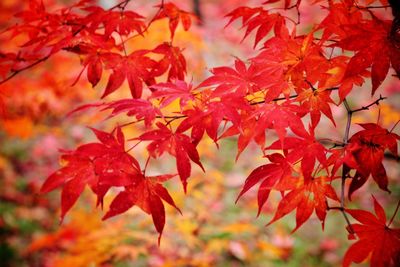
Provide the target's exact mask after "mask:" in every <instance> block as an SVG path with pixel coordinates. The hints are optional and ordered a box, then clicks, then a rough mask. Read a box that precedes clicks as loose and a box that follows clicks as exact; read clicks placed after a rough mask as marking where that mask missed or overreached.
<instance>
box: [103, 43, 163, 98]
mask: <svg viewBox="0 0 400 267" xmlns="http://www.w3.org/2000/svg"><path fill="white" fill-rule="evenodd" d="M148 53H149V51H148V50H136V51H134V52H132V53H131V54H130V55H128V56H121V55H120V54H116V53H106V54H104V55H103V60H104V62H105V65H106V68H107V69H112V73H111V75H110V77H109V79H108V83H107V86H106V89H105V91H104V93H103V95H102V98H104V97H106V96H108V95H109V94H111V93H113V92H114V91H115V90H117V89H118V88H119V87H120V86H121V85H122V83H123V82H124V81H125V79H126V80H127V81H128V84H129V88H130V90H131V94H132V97H133V98H140V97H141V96H142V91H143V82H145V83H149V84H153V83H154V76H153V75H152V74H151V70H152V69H153V68H154V66H155V65H156V64H157V62H156V61H154V60H152V59H150V58H149V57H147V56H146V54H148Z"/></svg>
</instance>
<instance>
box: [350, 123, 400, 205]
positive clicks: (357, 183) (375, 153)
mask: <svg viewBox="0 0 400 267" xmlns="http://www.w3.org/2000/svg"><path fill="white" fill-rule="evenodd" d="M359 125H360V126H361V127H363V128H364V130H362V131H359V132H357V133H355V134H354V135H353V136H352V137H351V138H350V139H349V143H350V144H355V145H356V146H357V148H358V149H356V150H355V151H353V152H352V153H353V155H354V158H355V160H356V162H357V165H358V167H357V172H356V174H355V175H354V177H353V179H352V180H351V184H350V188H349V198H350V199H351V195H352V193H353V192H354V191H356V190H357V189H358V188H360V187H361V186H362V185H363V184H364V183H365V182H366V181H367V179H368V177H369V175H372V178H373V179H374V180H375V182H376V183H377V184H378V186H379V188H381V189H382V190H385V191H388V192H390V191H389V189H388V188H387V186H388V178H387V176H386V170H385V168H384V166H383V164H382V161H383V157H384V152H385V150H386V149H389V151H390V152H392V153H393V155H395V156H398V155H397V141H398V140H400V136H399V135H397V134H395V133H392V132H389V131H388V130H386V129H384V128H382V127H381V126H379V125H377V124H375V123H365V124H359Z"/></svg>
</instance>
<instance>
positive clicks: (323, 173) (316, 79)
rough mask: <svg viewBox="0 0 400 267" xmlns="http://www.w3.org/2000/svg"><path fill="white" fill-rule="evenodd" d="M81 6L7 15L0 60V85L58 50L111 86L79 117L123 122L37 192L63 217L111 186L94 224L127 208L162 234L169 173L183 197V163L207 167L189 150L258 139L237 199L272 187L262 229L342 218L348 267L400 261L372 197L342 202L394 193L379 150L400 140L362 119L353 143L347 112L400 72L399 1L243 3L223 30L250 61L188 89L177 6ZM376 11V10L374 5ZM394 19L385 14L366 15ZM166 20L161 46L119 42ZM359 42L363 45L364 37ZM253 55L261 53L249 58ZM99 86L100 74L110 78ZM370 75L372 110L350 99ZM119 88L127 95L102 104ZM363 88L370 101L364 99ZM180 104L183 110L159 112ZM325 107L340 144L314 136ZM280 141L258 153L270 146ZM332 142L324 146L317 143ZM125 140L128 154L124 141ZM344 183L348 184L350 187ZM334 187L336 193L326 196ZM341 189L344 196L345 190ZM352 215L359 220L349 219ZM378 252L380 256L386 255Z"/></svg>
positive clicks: (184, 20) (182, 19)
mask: <svg viewBox="0 0 400 267" xmlns="http://www.w3.org/2000/svg"><path fill="white" fill-rule="evenodd" d="M92 2H93V1H90V0H81V1H79V2H77V3H75V4H73V5H71V6H68V7H62V8H60V9H58V10H55V11H48V10H47V9H46V7H45V5H44V4H43V2H41V1H38V0H31V1H30V5H29V8H28V10H27V11H23V12H20V13H18V14H17V15H16V16H17V17H18V18H19V19H20V23H18V24H16V25H14V26H11V27H9V28H8V29H7V31H6V33H8V34H10V36H11V37H12V38H16V37H21V36H23V38H25V39H26V40H25V42H24V43H23V44H22V46H21V48H20V49H19V51H17V52H5V51H2V52H0V77H1V79H2V80H1V81H0V84H4V83H6V82H8V81H9V80H10V79H12V78H13V77H15V76H17V75H18V74H19V73H21V72H22V71H26V70H28V69H30V68H32V67H35V66H36V65H38V64H40V63H41V62H44V61H46V60H47V59H49V58H50V57H52V56H54V55H55V54H57V53H59V52H61V51H64V52H67V53H70V54H75V55H78V56H79V58H80V59H81V65H82V70H81V72H80V74H79V75H78V77H76V80H75V82H74V84H75V83H77V82H78V81H79V80H80V78H81V76H82V74H83V73H84V71H86V80H87V81H88V82H89V83H90V84H91V85H92V87H95V88H97V87H99V83H100V81H101V80H102V79H106V80H107V83H106V85H105V88H104V89H103V91H102V96H101V98H102V99H103V100H102V101H103V102H96V103H92V104H86V105H83V106H81V107H78V108H77V109H75V110H73V111H72V113H76V112H84V111H86V110H87V109H97V110H102V111H110V110H111V113H110V114H109V116H108V118H110V117H116V116H120V115H121V114H125V115H126V116H127V117H130V118H131V117H132V118H131V121H130V122H128V123H124V124H116V125H115V128H114V130H113V131H111V132H105V131H103V130H100V129H94V128H92V131H93V133H94V135H95V136H96V138H97V139H98V141H99V142H94V143H87V144H82V145H80V146H79V147H77V148H76V149H75V150H65V151H62V153H63V155H62V157H61V159H62V161H63V165H64V166H63V167H62V168H60V169H59V170H57V171H55V172H54V173H53V174H51V175H50V176H49V177H48V178H47V180H46V181H45V182H44V184H43V186H42V188H41V192H42V193H47V192H50V191H53V190H55V189H56V188H61V189H62V193H61V219H62V218H64V216H65V215H66V213H67V212H68V211H69V210H70V209H71V208H72V207H73V205H74V204H75V203H76V201H77V200H78V198H79V197H80V195H81V194H82V192H83V191H84V189H85V187H86V186H88V187H89V188H90V189H91V190H92V192H93V193H94V194H95V195H96V197H97V205H100V206H101V207H103V199H104V197H105V196H106V195H108V194H112V193H109V191H112V190H111V189H115V188H120V191H119V193H118V194H117V195H116V196H115V198H114V199H113V200H112V202H111V204H110V205H109V208H108V211H107V212H106V214H105V215H104V217H103V219H108V218H110V217H113V216H116V215H118V214H121V213H124V212H125V211H127V210H128V209H130V208H131V207H133V206H137V207H139V208H140V209H141V210H143V211H144V212H145V213H147V214H150V215H151V217H152V220H153V222H154V226H155V228H156V231H157V232H158V234H159V237H158V241H159V242H160V238H161V235H162V232H163V229H164V225H165V208H164V202H165V203H167V204H169V205H171V206H173V207H174V208H176V209H177V210H178V212H180V209H179V208H178V207H177V206H176V204H175V202H174V200H173V197H172V196H171V195H170V193H169V192H168V190H167V188H166V187H164V185H163V183H164V182H166V181H168V180H170V179H172V178H174V177H175V176H178V177H179V178H180V181H181V183H182V186H183V190H184V191H185V192H186V188H187V184H188V182H190V176H191V173H192V162H193V163H195V164H196V165H198V168H200V169H201V170H203V171H205V169H204V167H203V165H202V163H201V155H200V154H199V152H198V146H199V145H201V142H202V140H204V139H205V138H207V137H209V138H210V139H212V140H213V141H214V143H215V144H216V145H217V146H219V142H220V140H221V139H224V138H228V137H231V136H237V151H238V152H237V156H236V160H240V154H241V153H242V152H243V151H244V150H245V149H246V147H247V146H248V145H249V144H250V143H251V142H252V141H253V142H254V143H256V144H257V145H258V146H259V148H260V150H261V153H260V154H261V155H262V156H264V157H265V158H266V159H268V162H267V163H266V164H265V165H262V166H259V167H257V168H256V169H255V170H253V171H252V172H251V173H250V174H249V176H248V177H247V179H246V181H245V182H244V185H243V189H242V191H241V192H240V193H239V195H238V200H239V199H240V198H241V197H242V196H243V195H244V194H245V193H246V192H248V191H249V190H250V189H252V188H253V187H255V186H256V185H258V192H257V200H258V207H259V208H258V215H260V213H261V212H262V208H263V207H264V206H265V205H266V204H267V201H268V198H269V195H270V193H271V192H272V191H277V192H279V193H281V195H282V198H281V201H280V202H279V204H278V206H277V207H276V212H275V215H274V216H273V218H272V219H271V221H270V222H269V224H271V223H273V222H275V221H277V220H279V219H280V218H282V217H284V216H285V215H287V214H289V213H291V212H292V211H293V210H295V209H296V227H295V229H294V230H293V231H295V230H297V229H298V228H299V227H301V226H302V225H303V224H304V223H305V222H306V221H307V220H308V219H309V218H310V216H311V215H312V213H313V212H314V210H315V213H316V215H317V217H318V219H319V220H320V221H321V224H322V228H323V227H324V222H325V218H326V216H327V213H328V212H329V211H334V210H338V211H340V212H341V213H342V214H343V217H344V220H345V221H346V222H347V224H348V227H347V230H348V232H349V238H350V239H354V238H356V239H358V240H357V241H356V243H354V244H353V245H352V246H351V247H350V248H349V250H348V251H347V253H346V255H345V256H344V261H343V265H344V266H349V265H350V263H351V262H361V261H363V260H364V259H365V258H367V257H368V255H369V254H371V265H372V266H396V265H397V264H399V262H400V229H396V228H390V225H391V224H392V222H393V220H394V217H395V215H396V213H397V210H398V208H399V207H398V206H399V205H400V201H399V205H398V206H397V209H396V211H395V212H394V214H393V217H392V219H391V220H390V221H389V223H388V224H386V214H385V212H384V210H383V208H382V206H381V205H380V204H379V203H378V202H377V200H376V199H375V198H373V201H374V209H375V213H376V216H374V215H372V214H371V213H370V212H367V211H364V210H356V209H349V208H347V206H346V203H347V201H351V196H352V195H353V194H355V193H356V191H357V190H359V189H360V188H361V187H362V186H363V185H364V184H365V183H366V181H367V180H368V178H369V177H370V176H372V178H373V180H374V181H375V182H376V184H377V185H378V187H379V188H380V189H382V190H384V191H387V192H390V191H389V179H388V177H387V174H386V170H385V167H384V165H383V163H382V162H383V159H384V155H385V152H386V150H389V152H390V153H392V154H393V155H394V156H395V157H398V151H397V144H398V141H399V140H400V136H399V135H397V134H396V133H394V129H395V127H396V125H393V127H392V129H385V128H383V127H381V126H380V125H379V123H364V124H359V126H360V127H361V128H362V130H360V131H358V132H356V133H355V134H353V135H352V136H350V134H351V131H350V130H351V127H358V126H355V125H354V124H353V123H352V116H353V114H355V113H357V112H361V111H363V110H368V108H370V107H371V106H373V105H378V104H379V103H380V102H381V101H383V100H384V99H385V97H382V96H379V97H378V98H376V97H375V98H374V95H375V93H376V92H377V91H379V89H380V87H381V86H382V83H383V82H384V80H385V79H386V77H387V76H388V75H390V72H389V69H390V68H392V69H393V70H394V72H395V76H397V77H398V76H399V75H400V36H399V34H400V33H399V32H400V31H399V29H400V6H399V2H398V1H396V0H388V1H387V0H379V1H374V0H365V1H362V0H360V1H357V0H336V1H335V0H315V1H312V3H308V2H307V1H305V0H303V1H301V0H296V1H291V0H285V1H283V0H269V1H265V2H264V3H262V5H261V6H259V7H239V8H236V9H234V10H233V11H231V12H230V13H229V14H227V17H228V19H229V21H228V23H227V27H233V25H232V24H235V23H238V22H239V24H241V26H242V28H243V29H244V30H245V33H244V37H243V39H246V38H249V37H250V36H254V39H255V40H254V51H255V53H256V54H255V56H253V57H251V58H248V59H246V60H242V59H239V58H236V59H235V61H234V65H233V66H232V67H231V66H221V67H216V68H213V69H211V71H210V72H211V75H210V76H209V77H208V78H206V79H205V80H204V81H201V82H199V83H198V84H197V85H195V84H193V82H188V79H189V78H190V75H188V74H187V65H186V59H185V56H184V53H183V52H184V51H183V48H182V47H177V46H175V44H174V40H175V39H174V38H175V31H176V29H177V27H178V25H182V27H183V29H184V30H186V31H187V30H190V28H191V25H192V23H193V22H194V21H196V20H197V19H196V17H195V15H194V14H191V13H190V12H187V11H184V10H182V9H180V8H179V7H178V6H177V5H175V4H174V3H172V2H164V1H161V3H160V4H159V5H157V6H156V7H155V9H156V14H155V15H153V16H152V17H150V18H145V17H144V16H142V15H141V14H138V13H137V12H135V11H134V10H131V9H130V1H129V0H125V1H121V2H120V3H118V4H116V5H115V6H113V7H111V8H109V9H103V8H101V7H99V6H96V5H95V4H94V3H92ZM376 4H378V5H376ZM303 5H321V6H322V7H323V8H324V9H326V10H327V12H326V14H325V17H323V18H322V19H321V20H320V21H318V22H316V23H315V25H313V27H312V29H308V30H307V31H305V32H304V33H299V32H302V31H304V30H302V29H301V26H302V22H301V16H302V9H301V7H302V6H303ZM381 9H385V10H391V11H392V17H390V16H387V15H386V16H381V15H380V14H379V13H378V12H376V11H375V10H381ZM163 19H166V20H168V25H169V30H170V41H169V42H163V43H160V44H158V45H157V46H155V47H151V48H147V49H135V48H134V47H133V48H132V47H128V45H127V42H128V41H132V40H133V41H134V38H135V37H137V36H144V38H145V36H146V31H147V30H148V29H149V27H150V25H151V24H152V23H154V22H155V21H158V20H163ZM366 36H368V37H369V38H370V39H369V40H368V42H365V38H366ZM257 47H259V48H258V49H257ZM107 75H108V77H107V78H104V76H107ZM369 79H370V80H371V83H372V86H371V90H370V91H371V92H370V93H371V98H372V100H371V103H370V104H368V105H366V106H363V107H360V108H357V107H356V108H353V107H350V104H349V103H348V100H347V98H346V97H348V95H349V94H350V93H351V92H352V91H353V90H357V91H358V90H359V91H361V90H364V91H365V90H366V89H360V88H359V87H368V86H369V84H368V83H369ZM124 83H127V84H128V87H129V89H130V90H129V91H130V95H131V98H124V99H117V100H112V101H105V100H104V99H107V98H109V96H110V95H115V94H116V92H118V91H119V90H121V88H123V86H122V85H123V84H124ZM368 93H369V92H368ZM173 102H178V103H179V109H178V110H174V111H173V112H171V110H169V109H168V106H169V105H170V104H171V103H173ZM333 106H339V107H342V108H343V109H344V110H345V111H346V113H347V122H346V127H345V129H343V140H342V141H338V140H331V139H329V138H325V139H324V138H323V137H319V136H317V134H316V132H318V129H319V127H321V119H322V115H323V116H324V117H326V118H327V119H328V120H329V121H330V123H331V124H332V125H333V126H334V127H338V126H337V122H336V121H335V116H334V113H333V112H332V107H333ZM140 123H141V124H143V128H142V129H143V133H141V134H139V135H137V136H129V137H125V134H124V133H123V129H124V128H126V127H129V126H131V125H132V124H140ZM266 134H268V135H269V136H271V135H272V136H273V137H274V138H275V139H274V140H273V142H272V143H271V144H270V145H267V144H266V143H267V137H266ZM327 139H329V140H328V144H327V142H326V140H327ZM128 142H129V144H132V143H135V144H134V145H132V146H131V147H129V148H128V147H127V145H126V143H128ZM142 142H144V143H146V144H147V147H146V148H147V156H148V157H147V160H146V161H145V163H144V166H143V164H142V165H141V164H140V163H139V160H138V159H137V157H135V153H134V152H135V147H136V146H137V145H138V144H139V143H142ZM163 154H168V155H169V156H171V157H173V158H175V161H176V172H173V173H166V174H160V175H157V176H148V175H146V170H147V167H148V165H149V164H151V162H152V161H154V160H157V159H159V158H160V157H161V156H162V155H163ZM346 181H350V184H349V187H348V189H347V188H346V184H347V182H346ZM335 184H339V185H340V186H339V191H337V190H335V188H334V186H333V185H335ZM346 189H347V192H348V199H346V194H345V191H346ZM349 215H350V216H351V217H353V218H354V219H356V220H357V221H359V222H360V223H361V224H352V223H351V221H350V218H349ZM387 246H388V247H389V249H387Z"/></svg>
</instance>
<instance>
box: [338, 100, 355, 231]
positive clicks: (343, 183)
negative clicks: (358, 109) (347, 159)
mask: <svg viewBox="0 0 400 267" xmlns="http://www.w3.org/2000/svg"><path fill="white" fill-rule="evenodd" d="M343 104H344V106H345V108H346V111H347V123H346V130H345V133H344V138H343V143H344V144H345V145H347V143H348V141H349V133H350V126H351V117H352V115H353V111H352V110H351V109H350V106H349V103H347V100H346V98H345V99H344V100H343ZM346 178H347V172H346V168H345V166H343V167H342V178H341V180H342V181H341V184H340V207H341V209H340V211H341V212H342V214H343V217H344V219H345V220H346V223H347V225H348V226H349V231H350V233H351V234H354V233H355V232H354V229H353V227H352V226H351V223H350V220H349V217H348V216H347V213H346V212H345V205H344V190H345V185H346Z"/></svg>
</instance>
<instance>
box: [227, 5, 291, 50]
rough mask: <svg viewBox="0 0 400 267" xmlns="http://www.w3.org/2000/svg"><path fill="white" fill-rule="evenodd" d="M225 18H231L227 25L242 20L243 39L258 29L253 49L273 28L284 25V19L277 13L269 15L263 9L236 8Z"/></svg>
mask: <svg viewBox="0 0 400 267" xmlns="http://www.w3.org/2000/svg"><path fill="white" fill-rule="evenodd" d="M226 17H231V18H230V20H229V22H228V24H227V25H226V26H228V25H229V24H231V23H232V22H233V21H235V20H237V19H238V18H242V24H243V28H247V29H246V33H245V35H244V37H243V39H245V38H246V37H247V36H248V35H249V34H250V33H251V32H252V31H254V30H255V29H257V28H258V30H257V33H256V37H255V41H254V47H256V46H257V44H258V43H259V42H260V41H261V40H262V39H263V38H264V37H265V36H267V35H268V33H269V32H270V31H271V30H272V29H273V28H274V27H275V30H277V28H279V27H280V26H281V25H282V24H285V20H284V18H283V17H282V16H281V15H280V14H279V13H270V12H269V11H267V10H264V9H263V8H259V7H257V8H249V7H238V8H236V9H235V10H233V11H232V12H230V13H229V14H228V15H226Z"/></svg>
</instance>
